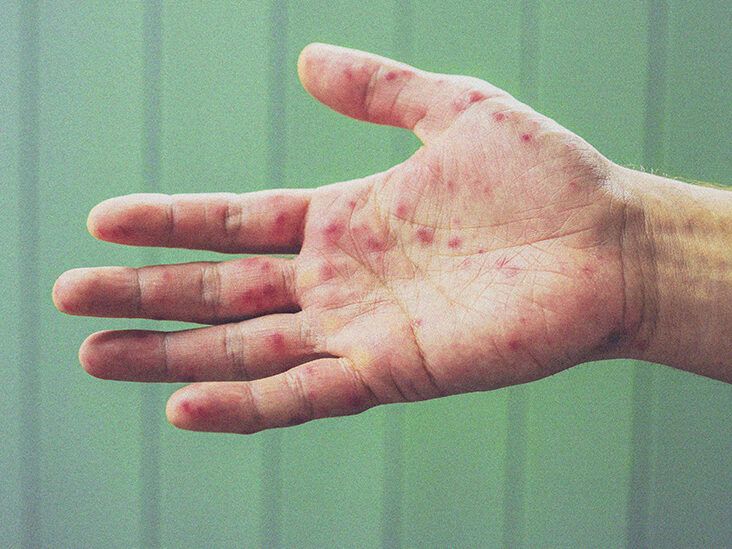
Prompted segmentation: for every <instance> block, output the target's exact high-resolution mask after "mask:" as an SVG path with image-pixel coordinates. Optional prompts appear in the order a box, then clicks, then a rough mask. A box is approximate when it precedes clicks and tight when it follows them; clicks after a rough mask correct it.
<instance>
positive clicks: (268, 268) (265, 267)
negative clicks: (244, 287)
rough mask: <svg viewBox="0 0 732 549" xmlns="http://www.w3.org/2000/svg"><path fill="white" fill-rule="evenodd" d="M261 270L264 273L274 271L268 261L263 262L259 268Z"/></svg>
mask: <svg viewBox="0 0 732 549" xmlns="http://www.w3.org/2000/svg"><path fill="white" fill-rule="evenodd" d="M259 270H260V271H262V272H263V273H268V272H269V271H271V270H272V265H270V264H269V262H268V261H262V264H261V265H260V266H259Z"/></svg>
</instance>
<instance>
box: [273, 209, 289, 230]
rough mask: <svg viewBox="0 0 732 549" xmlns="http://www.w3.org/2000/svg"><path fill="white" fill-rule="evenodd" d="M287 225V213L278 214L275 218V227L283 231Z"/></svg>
mask: <svg viewBox="0 0 732 549" xmlns="http://www.w3.org/2000/svg"><path fill="white" fill-rule="evenodd" d="M285 223H287V214H286V213H285V212H280V213H278V214H277V217H275V226H276V227H277V228H280V229H281V228H283V227H284V226H285Z"/></svg>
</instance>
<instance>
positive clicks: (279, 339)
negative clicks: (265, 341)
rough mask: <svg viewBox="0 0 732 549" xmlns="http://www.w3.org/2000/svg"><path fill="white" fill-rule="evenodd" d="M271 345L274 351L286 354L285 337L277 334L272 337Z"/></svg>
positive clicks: (270, 337) (270, 338) (270, 339)
mask: <svg viewBox="0 0 732 549" xmlns="http://www.w3.org/2000/svg"><path fill="white" fill-rule="evenodd" d="M269 344H270V347H271V349H272V350H273V351H275V352H277V353H284V352H285V348H286V345H285V336H283V335H282V334H281V333H279V332H275V333H274V334H272V335H270V336H269Z"/></svg>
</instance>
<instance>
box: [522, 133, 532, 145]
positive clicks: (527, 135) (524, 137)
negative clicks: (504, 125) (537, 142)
mask: <svg viewBox="0 0 732 549" xmlns="http://www.w3.org/2000/svg"><path fill="white" fill-rule="evenodd" d="M521 141H523V142H524V143H528V142H529V141H531V134H530V133H523V134H521Z"/></svg>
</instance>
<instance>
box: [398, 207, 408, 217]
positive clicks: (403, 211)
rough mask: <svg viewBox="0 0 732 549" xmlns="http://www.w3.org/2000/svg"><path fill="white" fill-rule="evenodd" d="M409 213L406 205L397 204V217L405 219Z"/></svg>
mask: <svg viewBox="0 0 732 549" xmlns="http://www.w3.org/2000/svg"><path fill="white" fill-rule="evenodd" d="M408 212H409V209H408V208H407V205H406V204H399V205H398V206H397V209H396V214H397V216H398V217H402V218H403V217H406V216H407V213H408Z"/></svg>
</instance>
